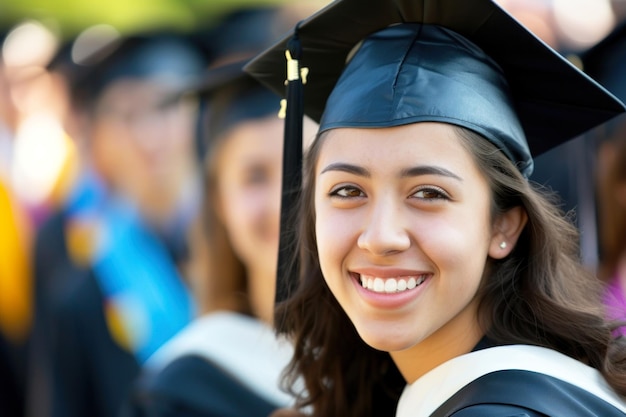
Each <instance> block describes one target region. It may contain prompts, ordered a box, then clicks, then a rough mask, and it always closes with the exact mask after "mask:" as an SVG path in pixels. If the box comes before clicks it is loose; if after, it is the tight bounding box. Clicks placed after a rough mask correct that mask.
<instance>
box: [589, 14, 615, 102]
mask: <svg viewBox="0 0 626 417" xmlns="http://www.w3.org/2000/svg"><path fill="white" fill-rule="evenodd" d="M582 61H583V70H584V71H585V72H586V73H587V74H589V75H590V76H591V77H593V79H595V80H596V81H598V82H599V83H600V84H602V85H603V86H604V87H605V88H607V89H608V90H609V91H610V92H611V93H613V94H615V95H616V96H617V97H618V98H619V99H620V100H626V77H624V74H626V22H623V23H622V24H620V25H619V26H617V27H616V28H615V29H614V30H613V31H612V32H611V33H610V34H609V35H608V36H607V37H605V38H604V39H603V40H601V41H600V42H599V43H597V44H596V45H594V46H593V47H592V48H590V49H589V50H588V51H587V52H585V53H584V54H583V55H582Z"/></svg>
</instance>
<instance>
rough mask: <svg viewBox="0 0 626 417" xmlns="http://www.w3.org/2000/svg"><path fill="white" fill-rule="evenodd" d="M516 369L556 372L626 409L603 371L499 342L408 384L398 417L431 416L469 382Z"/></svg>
mask: <svg viewBox="0 0 626 417" xmlns="http://www.w3.org/2000/svg"><path fill="white" fill-rule="evenodd" d="M505 369H516V370H526V371H531V372H538V373H541V374H545V375H550V376H553V377H555V378H557V379H560V380H562V381H565V382H568V383H570V384H573V385H576V386H578V387H580V388H582V389H584V390H586V391H589V392H590V393H592V394H594V395H596V396H597V397H600V398H601V399H603V400H604V401H606V402H608V403H609V404H612V405H613V406H615V407H616V408H618V409H620V410H622V411H624V412H626V404H625V403H624V400H622V399H621V398H620V397H619V396H618V395H617V394H616V393H615V392H614V391H613V390H612V389H611V388H610V387H609V386H608V384H607V383H606V381H605V380H604V378H603V377H602V375H601V374H600V373H599V372H598V371H597V370H596V369H594V368H592V367H590V366H587V365H585V364H583V363H581V362H579V361H577V360H575V359H572V358H570V357H569V356H566V355H563V354H561V353H559V352H556V351H554V350H551V349H546V348H542V347H537V346H527V345H511V346H498V347H493V348H488V349H482V350H479V351H476V352H470V353H468V354H465V355H462V356H459V357H456V358H454V359H451V360H449V361H447V362H445V363H443V364H442V365H439V366H438V367H437V368H435V369H433V370H432V371H430V372H428V373H427V374H425V375H424V376H422V377H421V378H420V379H418V380H417V381H415V382H414V383H412V384H409V385H407V386H406V387H405V389H404V392H403V393H402V396H401V397H400V402H399V403H398V408H397V412H396V417H413V416H416V415H418V416H429V415H431V414H432V413H433V412H434V411H435V410H437V408H439V407H440V406H441V404H443V403H444V402H445V401H446V400H448V399H449V398H450V397H452V395H454V394H455V393H456V392H458V391H459V390H460V389H461V388H463V387H464V386H466V385H467V384H469V383H470V382H472V381H474V380H476V379H478V378H480V377H481V376H483V375H486V374H488V373H491V372H495V371H500V370H505Z"/></svg>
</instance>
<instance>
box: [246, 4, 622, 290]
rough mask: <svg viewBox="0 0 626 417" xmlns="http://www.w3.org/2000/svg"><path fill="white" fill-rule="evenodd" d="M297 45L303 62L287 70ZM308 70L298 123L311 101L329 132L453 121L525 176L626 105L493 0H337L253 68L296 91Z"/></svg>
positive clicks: (284, 258) (284, 240)
mask: <svg viewBox="0 0 626 417" xmlns="http://www.w3.org/2000/svg"><path fill="white" fill-rule="evenodd" d="M355 47H356V48H355ZM286 49H289V52H290V54H291V58H293V59H295V60H297V61H296V62H295V63H294V62H293V61H290V62H289V64H288V65H290V66H291V67H292V68H293V67H295V68H296V69H295V70H294V69H292V70H290V71H288V74H287V76H285V70H284V68H285V64H284V61H285V50H286ZM354 50H356V52H354ZM298 67H299V68H298ZM304 67H306V68H308V77H307V80H306V85H305V86H304V87H303V88H304V97H303V98H302V97H300V96H297V95H296V96H294V97H293V98H291V97H288V106H287V112H288V120H287V121H286V126H288V125H289V123H292V121H290V118H289V113H293V112H295V113H298V110H299V109H298V107H299V106H300V104H301V105H302V106H303V111H304V113H305V114H307V115H309V116H310V117H311V118H313V119H314V120H316V121H319V122H320V131H324V130H328V129H332V128H336V127H364V128H368V127H369V128H374V127H387V126H397V125H402V124H407V123H413V122H419V121H442V122H448V123H453V124H456V125H460V126H463V127H466V128H468V129H471V130H474V131H476V132H477V133H479V134H481V135H482V136H484V137H485V138H486V139H488V140H490V141H491V142H493V143H494V144H495V145H496V146H498V147H499V149H501V150H502V151H503V152H504V153H505V154H506V155H507V156H508V157H509V158H510V159H511V160H512V161H513V162H514V163H515V164H516V165H517V166H518V168H519V170H520V171H521V172H522V173H523V174H524V175H525V176H528V175H530V173H531V172H532V157H533V156H536V155H538V154H540V153H542V152H545V151H546V150H548V149H551V148H553V147H555V146H556V145H558V144H560V143H563V142H565V141H567V140H569V139H571V138H573V137H575V136H577V135H579V134H581V133H583V132H585V131H587V130H589V129H591V128H592V127H594V126H596V125H598V124H600V123H603V122H605V121H606V120H608V119H610V118H612V117H614V116H615V115H617V114H618V113H620V112H623V111H624V106H623V104H622V103H621V102H619V101H618V100H617V99H615V97H613V96H612V95H611V94H609V93H608V92H607V91H606V90H604V89H603V88H602V87H600V86H599V85H598V84H597V83H596V82H594V81H593V80H592V79H590V78H589V77H588V76H586V75H585V74H584V73H582V72H581V71H579V70H578V69H577V68H575V67H574V66H573V65H572V64H570V63H569V62H568V61H567V60H566V59H564V58H563V57H562V56H560V55H559V54H558V53H556V52H555V51H553V50H552V49H551V48H550V47H548V46H547V45H546V44H545V43H543V42H542V41H541V40H539V39H538V38H537V37H536V36H534V35H533V34H532V33H530V32H529V31H528V30H526V29H525V28H524V27H523V26H522V25H521V24H519V23H518V22H517V21H516V20H515V19H514V18H512V17H511V16H510V15H509V14H508V13H507V12H505V11H504V10H503V9H501V8H500V7H499V6H498V5H497V4H495V3H494V2H493V1H491V0H336V1H334V2H333V3H331V4H330V5H329V6H327V7H326V8H324V9H322V10H321V11H320V12H318V13H316V14H315V15H313V16H312V17H311V18H309V19H307V20H305V21H303V22H301V23H300V24H299V25H297V27H296V30H295V31H294V35H293V36H292V37H291V38H286V39H283V40H282V41H281V42H279V43H278V44H276V45H275V46H274V47H273V48H272V49H270V50H268V51H266V52H264V53H263V54H261V55H260V56H259V57H257V58H256V59H254V60H253V61H252V62H251V63H250V64H249V65H248V66H247V67H246V70H247V71H248V72H249V73H250V74H252V75H253V76H254V77H256V78H258V79H259V80H260V81H261V82H263V83H265V84H267V85H268V86H269V87H270V88H272V89H274V90H275V91H276V92H278V93H282V94H284V89H285V87H284V83H285V78H287V79H288V80H289V82H288V85H289V87H288V89H290V88H291V86H292V85H294V86H296V88H298V87H299V85H298V84H299V83H300V82H301V77H300V73H299V72H300V69H301V68H304ZM300 101H301V103H300ZM511 109H513V110H514V112H513V111H510V110H511ZM289 131H290V129H289V128H288V127H286V136H285V140H286V143H285V151H284V152H285V157H284V164H285V165H289V166H296V168H292V170H293V171H292V172H289V173H288V172H285V173H284V174H283V178H285V177H289V176H297V175H299V173H300V172H301V171H300V168H299V166H298V163H299V161H300V160H301V155H297V154H298V152H297V151H296V152H293V155H292V154H291V153H290V151H289V150H288V149H289V142H290V141H291V142H296V143H297V142H299V141H298V140H291V139H290V138H289V137H288V135H289ZM293 159H296V160H297V162H296V163H293V162H289V160H293ZM283 187H284V188H283V193H284V195H283V210H290V209H291V208H290V204H291V199H289V198H285V195H286V194H289V195H295V194H294V193H297V190H296V188H297V189H299V184H293V183H292V184H289V185H288V187H290V188H285V183H283ZM285 203H287V204H285ZM286 217H288V216H286ZM281 228H283V231H282V232H281V245H280V251H281V252H280V255H279V256H280V260H279V271H278V279H279V282H278V283H277V301H280V300H282V299H284V298H285V297H286V296H287V293H288V292H289V288H290V286H292V285H293V283H292V282H289V281H288V279H287V276H288V275H289V271H295V270H296V269H290V268H298V265H297V264H293V263H291V262H292V259H290V255H291V254H290V253H289V249H287V248H289V247H292V246H293V242H292V241H290V239H292V238H293V234H292V235H289V233H290V232H289V231H292V232H293V230H294V228H293V227H292V226H291V225H289V224H288V223H283V224H281ZM288 265H291V266H288ZM286 271H287V272H286Z"/></svg>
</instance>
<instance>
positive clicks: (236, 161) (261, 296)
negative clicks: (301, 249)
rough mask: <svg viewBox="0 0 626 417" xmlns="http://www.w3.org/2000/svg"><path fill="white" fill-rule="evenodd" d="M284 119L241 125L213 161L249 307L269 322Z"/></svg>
mask: <svg viewBox="0 0 626 417" xmlns="http://www.w3.org/2000/svg"><path fill="white" fill-rule="evenodd" d="M282 140H283V121H282V120H280V119H278V118H277V117H273V116H272V117H268V118H266V119H260V120H255V121H249V122H246V123H243V124H241V125H239V126H237V127H236V128H234V129H233V130H232V131H230V132H229V133H228V136H227V137H225V138H224V139H223V143H222V145H221V148H220V149H219V151H218V152H219V155H218V157H217V166H216V171H215V172H216V173H217V174H216V178H217V183H216V184H217V199H218V200H219V202H218V210H217V211H218V216H219V217H220V219H221V220H222V222H223V223H224V226H225V228H226V231H227V234H228V237H229V239H230V242H231V244H232V246H233V250H234V252H235V254H236V255H237V257H238V258H239V259H241V261H242V262H243V264H244V265H245V268H246V271H247V274H248V278H249V279H248V286H249V289H250V298H251V303H252V308H253V309H254V312H255V314H256V315H258V316H259V317H261V318H263V319H265V320H267V321H271V317H272V311H273V303H274V291H275V276H276V264H277V256H278V233H279V221H280V189H281V178H282V174H281V172H282V171H281V170H282Z"/></svg>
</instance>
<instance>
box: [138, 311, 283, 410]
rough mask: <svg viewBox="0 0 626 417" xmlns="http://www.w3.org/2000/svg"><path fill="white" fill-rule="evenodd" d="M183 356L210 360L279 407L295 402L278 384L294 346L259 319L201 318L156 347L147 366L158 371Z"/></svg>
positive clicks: (233, 316)
mask: <svg viewBox="0 0 626 417" xmlns="http://www.w3.org/2000/svg"><path fill="white" fill-rule="evenodd" d="M184 355H198V356H201V357H204V358H206V359H208V360H210V361H211V362H213V363H215V364H217V365H218V366H220V367H221V368H222V369H224V370H226V371H227V372H228V373H229V374H230V375H232V376H234V377H235V378H236V379H238V380H239V381H240V382H241V383H243V384H244V385H246V386H247V387H248V388H250V389H251V390H252V391H254V392H256V393H257V394H259V395H261V396H262V397H263V398H265V399H267V400H269V401H271V402H272V403H274V404H276V405H277V406H280V407H289V406H292V405H293V402H294V401H293V397H292V396H290V395H288V394H287V393H285V392H283V391H282V390H281V389H280V387H279V384H280V378H281V375H282V371H283V369H284V368H285V367H286V366H287V364H288V363H289V361H290V360H291V357H292V355H293V347H292V345H291V344H290V343H289V342H288V341H286V340H284V339H279V338H277V336H276V335H275V333H274V331H273V330H272V329H271V328H270V327H269V326H268V325H266V324H265V323H263V322H261V321H260V320H257V319H255V318H252V317H248V316H244V315H242V314H238V313H233V312H218V313H211V314H208V315H205V316H202V317H199V318H198V319H196V320H194V321H193V322H191V323H190V324H189V325H188V326H187V327H185V328H184V329H183V330H181V331H180V332H179V333H178V334H177V335H176V336H174V337H173V338H172V339H171V340H169V341H168V342H167V343H166V344H164V345H163V346H162V347H161V348H160V349H159V350H157V351H156V352H155V353H154V354H153V355H152V356H151V357H150V358H149V359H148V361H147V362H146V364H145V368H147V370H148V371H149V372H158V371H159V370H161V369H163V368H164V367H165V366H167V365H168V364H169V363H171V362H172V361H174V360H175V359H177V358H179V357H181V356H184Z"/></svg>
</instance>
